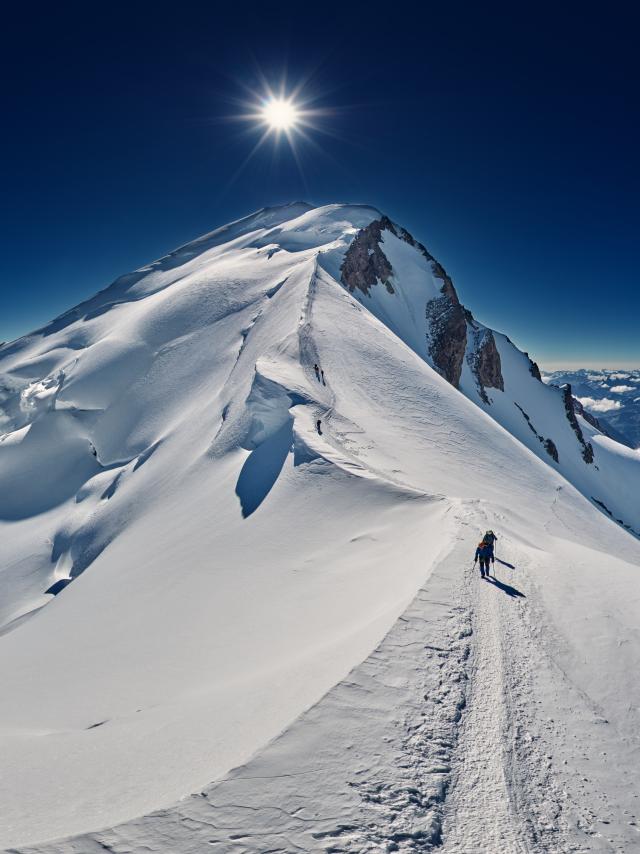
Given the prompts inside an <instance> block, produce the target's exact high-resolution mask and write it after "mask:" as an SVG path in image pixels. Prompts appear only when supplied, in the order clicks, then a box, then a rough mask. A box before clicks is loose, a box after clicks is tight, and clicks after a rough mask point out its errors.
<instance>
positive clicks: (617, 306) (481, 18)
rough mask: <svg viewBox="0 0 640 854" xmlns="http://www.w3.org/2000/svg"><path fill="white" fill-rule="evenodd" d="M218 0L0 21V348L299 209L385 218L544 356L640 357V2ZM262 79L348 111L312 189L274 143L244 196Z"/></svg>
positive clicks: (322, 143) (251, 171)
mask: <svg viewBox="0 0 640 854" xmlns="http://www.w3.org/2000/svg"><path fill="white" fill-rule="evenodd" d="M225 5H226V9H225V10H221V9H220V6H219V4H214V3H210V4H207V5H206V6H204V5H202V6H200V4H192V3H189V2H182V3H175V4H171V5H166V6H165V5H163V4H162V3H155V4H147V3H144V2H139V3H129V4H127V5H126V6H125V5H124V4H123V5H119V4H116V3H112V4H101V5H95V4H86V3H85V4H82V5H77V6H74V5H73V4H71V3H68V4H48V6H47V7H46V8H45V6H44V4H43V5H42V8H40V7H39V6H38V4H36V5H30V6H28V7H27V8H26V10H25V11H24V12H15V11H14V12H11V13H7V12H6V11H5V13H4V15H3V27H2V30H3V32H2V35H0V40H1V48H2V50H1V59H0V62H2V64H3V65H4V66H5V67H4V68H3V93H2V97H3V102H4V105H3V111H2V114H3V127H4V129H3V133H2V134H1V135H0V148H1V158H0V163H1V167H0V168H1V170H2V187H3V193H2V202H1V209H0V217H1V222H0V227H1V233H2V253H1V255H0V285H1V292H0V293H1V302H0V340H2V339H9V338H13V337H16V336H18V335H20V334H23V333H25V332H27V331H29V330H30V329H32V328H34V327H36V326H37V325H39V324H40V323H42V322H44V321H46V320H48V319H50V318H51V317H52V316H54V315H55V314H57V313H59V312H61V311H63V310H65V309H67V308H69V307H70V306H71V305H73V304H74V303H76V302H78V301H80V300H81V299H83V298H84V297H86V296H89V295H91V293H93V292H95V291H96V290H98V289H99V288H102V287H104V285H106V284H107V283H109V282H110V281H111V280H112V279H114V278H115V277H116V276H117V275H119V274H120V273H123V272H126V271H128V270H130V269H133V268H135V267H137V266H140V265H141V264H144V263H146V262H148V261H150V260H153V259H154V258H156V257H158V256H159V255H162V254H164V253H165V252H167V251H169V250H171V249H172V248H174V247H175V246H177V245H179V244H181V243H183V242H186V241H188V240H190V239H192V238H194V237H196V236H197V235H199V234H201V233H203V232H206V231H209V230H211V229H212V228H214V227H216V226H217V225H221V224H223V223H225V222H227V221H229V220H231V219H234V218H237V217H239V216H243V215H244V214H246V213H249V212H250V211H252V210H254V209H256V208H259V207H262V206H264V205H269V204H277V203H280V202H284V201H288V200H293V199H299V198H304V199H306V200H308V201H311V202H313V203H316V204H322V203H326V202H332V201H356V202H366V203H370V204H373V205H375V206H377V207H379V208H381V209H382V210H383V211H385V212H386V213H388V214H389V215H390V216H391V217H392V218H393V219H395V220H396V221H398V222H400V223H401V224H402V225H404V226H405V227H406V228H408V229H409V230H410V231H411V232H412V233H413V234H414V235H415V236H416V237H417V238H418V239H420V240H421V241H423V242H424V243H425V244H426V245H427V246H428V248H429V249H430V250H431V251H432V252H433V253H434V254H435V255H436V256H437V257H438V258H439V259H440V260H441V262H442V263H443V264H444V266H445V267H446V268H447V270H448V271H449V272H450V273H451V274H452V276H453V278H454V282H455V283H456V285H457V288H458V291H459V293H460V296H461V299H462V300H463V301H464V302H465V303H466V304H467V305H468V306H469V307H470V308H471V309H472V311H473V312H474V314H475V315H476V316H477V317H478V318H479V319H481V320H483V321H485V322H487V323H489V324H491V325H492V326H494V327H496V328H498V329H500V330H503V331H505V332H507V334H509V335H510V337H511V338H512V339H514V340H515V342H516V343H517V344H519V345H520V346H522V347H523V348H524V349H527V350H529V351H530V353H531V355H532V356H534V357H535V358H537V359H538V360H539V361H540V362H541V363H542V364H543V365H546V366H556V365H565V364H582V365H589V366H595V365H611V366H619V365H626V366H629V367H630V366H633V365H635V366H640V335H639V334H638V321H639V319H640V295H639V293H640V288H639V287H638V265H637V252H638V249H637V247H638V231H639V229H638V226H639V224H640V223H639V220H640V217H639V211H638V199H639V198H640V194H639V191H640V165H639V157H638V152H639V151H640V122H639V118H638V86H639V83H640V71H639V60H638V48H637V32H638V20H637V19H635V18H634V17H633V16H632V15H633V13H632V12H631V11H630V10H631V6H632V4H630V3H629V4H624V5H616V4H615V3H608V4H604V5H601V6H600V7H599V8H600V11H599V12H598V13H597V14H596V13H595V12H594V13H591V12H589V11H588V10H587V7H586V6H585V5H584V4H582V5H581V6H578V5H577V4H576V5H575V6H573V7H571V8H570V7H569V6H568V5H566V4H555V5H553V6H551V5H549V6H543V5H540V4H526V6H525V4H518V3H511V4H510V6H507V5H505V6H500V7H499V6H496V5H487V4H471V3H461V4H458V5H454V4H444V3H442V2H438V3H430V2H426V3H421V4H415V5H412V4H392V3H387V4H385V5H380V6H377V5H375V4H371V3H370V2H369V3H367V4H359V3H354V4H344V5H341V6H332V5H330V4H301V3H296V4H286V3H283V4H264V3H262V4H260V5H252V4H251V3H246V2H243V3H237V4H225ZM12 15H13V17H11V16H12ZM16 15H18V16H20V15H21V16H22V17H16ZM257 69H260V70H261V72H262V73H263V74H264V76H265V77H266V78H267V79H268V80H270V81H272V83H273V84H274V85H275V84H277V83H278V82H279V81H280V80H281V78H282V74H283V71H284V70H285V69H286V70H287V75H288V79H289V81H290V83H291V84H292V85H296V84H297V83H298V82H299V81H300V80H302V79H307V80H308V82H307V84H306V85H305V87H304V90H303V91H304V95H305V97H312V98H315V99H316V100H315V106H317V107H326V108H333V109H334V111H335V112H334V114H333V115H331V116H327V117H326V118H325V119H324V120H323V128H324V129H325V131H327V132H329V133H320V132H316V133H312V137H313V140H314V142H315V143H316V145H309V144H307V145H302V146H301V147H300V149H299V151H300V157H301V165H302V171H303V174H304V180H303V179H302V177H301V175H300V172H299V170H298V168H297V167H296V165H295V161H294V159H293V158H292V156H291V154H290V151H289V150H288V149H287V146H286V145H281V146H279V148H278V149H275V150H274V147H273V145H271V144H269V145H266V146H264V147H263V149H261V151H260V152H259V153H258V154H257V155H256V156H255V157H254V158H253V160H251V161H250V162H249V164H248V165H247V166H246V168H245V169H244V171H243V172H241V174H240V175H239V176H238V177H237V178H236V179H235V181H234V182H233V183H231V184H230V179H231V178H232V176H233V175H234V174H235V173H236V171H237V170H238V168H239V167H240V166H241V164H242V163H243V161H244V160H245V158H246V156H247V155H248V153H249V151H250V150H251V147H252V146H253V144H254V143H255V141H256V139H257V136H256V135H255V134H254V135H246V134H244V131H245V130H246V126H244V125H241V124H237V123H233V122H227V121H223V120H222V119H223V117H225V116H230V115H233V114H234V113H237V112H240V111H241V110H240V109H239V107H238V106H237V104H236V103H234V99H239V98H243V97H245V88H244V87H246V86H249V87H253V88H258V87H259V74H258V72H257Z"/></svg>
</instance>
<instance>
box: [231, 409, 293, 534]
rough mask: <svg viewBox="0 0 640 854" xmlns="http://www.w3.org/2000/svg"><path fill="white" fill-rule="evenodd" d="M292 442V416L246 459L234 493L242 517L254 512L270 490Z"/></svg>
mask: <svg viewBox="0 0 640 854" xmlns="http://www.w3.org/2000/svg"><path fill="white" fill-rule="evenodd" d="M292 444H293V419H292V418H289V419H288V420H287V421H286V422H285V423H284V424H283V425H282V427H280V429H279V430H277V431H276V432H275V433H273V434H272V435H271V436H269V438H268V439H265V441H264V442H262V443H261V444H260V445H258V447H257V448H255V449H254V450H253V451H252V452H251V453H250V454H249V456H248V457H247V459H246V460H245V463H244V465H243V466H242V470H241V471H240V475H239V477H238V482H237V483H236V495H237V496H238V498H239V499H240V506H241V507H242V515H243V517H244V518H245V519H246V518H247V516H251V514H252V513H255V511H256V510H257V509H258V507H259V506H260V505H261V504H262V502H263V501H264V500H265V498H266V497H267V495H268V494H269V492H270V491H271V488H272V487H273V485H274V483H275V482H276V480H277V479H278V477H279V476H280V472H281V471H282V467H283V466H284V462H285V460H286V459H287V454H288V453H289V451H290V450H291V446H292Z"/></svg>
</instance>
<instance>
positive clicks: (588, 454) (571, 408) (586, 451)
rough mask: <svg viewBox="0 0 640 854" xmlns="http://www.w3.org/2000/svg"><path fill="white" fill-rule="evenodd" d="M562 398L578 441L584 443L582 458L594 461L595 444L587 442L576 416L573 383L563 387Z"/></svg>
mask: <svg viewBox="0 0 640 854" xmlns="http://www.w3.org/2000/svg"><path fill="white" fill-rule="evenodd" d="M562 398H563V401H564V409H565V412H566V413H567V420H568V421H569V424H571V427H572V428H573V432H574V433H575V434H576V437H577V439H578V442H580V444H581V445H582V459H583V460H584V461H585V463H592V462H593V445H592V444H591V442H585V439H584V434H583V432H582V429H581V428H580V425H579V424H578V419H577V418H576V410H575V402H574V401H575V398H574V397H573V395H572V393H571V385H570V383H567V384H566V385H564V386H563V387H562Z"/></svg>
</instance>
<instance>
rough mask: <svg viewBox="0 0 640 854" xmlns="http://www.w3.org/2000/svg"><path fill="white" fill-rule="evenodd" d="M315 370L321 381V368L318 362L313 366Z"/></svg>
mask: <svg viewBox="0 0 640 854" xmlns="http://www.w3.org/2000/svg"><path fill="white" fill-rule="evenodd" d="M313 370H314V371H315V372H316V379H317V380H318V382H320V368H319V367H318V363H317V362H316V364H315V365H314V366H313Z"/></svg>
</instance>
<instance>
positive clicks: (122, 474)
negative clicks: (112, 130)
mask: <svg viewBox="0 0 640 854" xmlns="http://www.w3.org/2000/svg"><path fill="white" fill-rule="evenodd" d="M380 217H381V214H380V213H379V212H378V211H376V210H375V209H373V208H367V207H361V206H347V205H331V206H327V207H322V208H312V207H311V206H309V205H305V204H294V205H289V206H285V207H281V208H274V209H265V210H263V211H260V212H258V213H256V214H254V215H252V216H250V217H247V218H246V219H244V220H240V221H239V222H236V223H232V224H231V225H229V226H226V227H224V228H222V229H218V230H217V231H214V232H212V233H211V234H209V235H207V236H205V237H204V238H201V239H200V240H198V241H195V242H194V243H191V244H189V245H187V246H185V247H183V248H181V249H179V250H177V251H176V252H174V253H172V254H171V255H169V256H167V257H166V258H163V259H161V260H160V261H157V262H155V263H154V264H151V265H150V266H149V267H146V268H144V269H142V270H139V271H137V272H136V273H133V274H130V275H128V276H124V277H122V278H121V279H119V280H117V281H116V282H115V283H114V284H113V285H112V286H111V287H110V288H107V289H106V290H104V291H102V292H101V293H100V294H98V295H97V296H96V297H94V298H93V299H90V300H88V301H87V302H85V303H83V304H82V305H80V306H78V307H77V308H76V309H74V310H72V311H70V312H68V313H67V314H65V315H63V316H61V317H60V318H58V319H56V320H54V321H53V322H52V323H51V324H49V326H47V327H45V328H43V329H41V330H39V331H37V332H35V333H34V334H32V335H30V336H27V337H25V338H23V339H20V340H19V341H16V342H14V343H12V344H7V345H4V346H3V347H1V348H0V407H1V409H0V431H3V432H2V434H1V435H0V550H1V551H0V559H1V562H0V592H1V595H0V625H1V626H2V629H1V631H2V636H1V637H0V685H1V686H2V690H1V692H0V757H1V758H0V848H3V849H5V850H10V851H14V852H15V851H20V852H26V851H30V852H35V851H38V852H49V854H53V853H54V852H57V854H63V852H64V854H70V852H76V854H91V852H104V851H109V852H113V854H125V852H126V854H134V852H135V854H142V852H150V851H151V852H166V853H167V854H169V852H176V854H190V852H203V851H212V852H224V854H249V852H252V854H264V852H276V851H277V852H287V854H288V852H391V851H401V852H426V851H431V850H434V849H438V850H441V851H443V852H451V853H452V854H453V852H456V854H474V852H487V854H489V852H490V854H511V852H513V854H516V852H518V854H520V852H523V854H524V852H533V854H543V852H587V851H589V852H591V851H596V852H633V851H640V802H639V798H638V790H639V786H638V783H639V777H640V772H639V770H638V769H639V768H640V680H638V678H637V671H638V660H639V656H640V629H639V617H640V571H639V568H640V542H639V541H638V539H637V538H636V537H635V536H634V535H633V533H632V529H634V530H635V531H640V498H639V496H640V454H639V453H638V452H635V451H631V450H630V449H629V448H625V447H622V446H620V445H618V444H617V443H616V442H614V441H612V440H611V439H609V438H607V437H604V436H602V435H601V434H599V433H598V431H597V430H596V429H595V427H593V426H592V425H591V424H589V423H587V422H586V421H584V420H583V419H582V418H580V416H578V424H579V427H580V430H581V431H582V440H581V441H578V439H577V438H576V431H575V427H574V426H572V424H571V423H570V421H569V419H568V418H567V414H566V411H565V407H564V403H563V398H562V393H561V392H560V391H559V390H558V389H553V388H550V387H547V386H544V385H543V384H542V383H541V382H540V381H539V380H537V379H536V378H535V377H534V376H533V375H532V374H531V372H530V363H529V360H528V358H527V357H526V356H524V355H523V354H521V353H519V351H518V350H517V349H516V348H515V347H514V346H513V345H512V344H511V343H510V342H509V341H508V339H506V338H505V337H504V336H500V335H498V334H497V333H496V334H495V342H496V346H497V349H498V352H499V355H500V362H501V369H502V376H503V378H504V391H501V390H500V389H498V388H487V389H485V394H486V397H487V399H486V400H485V399H484V398H483V396H482V395H481V394H480V391H479V389H478V385H477V382H476V378H475V376H474V374H473V372H472V370H471V367H470V365H471V364H472V359H471V356H472V355H473V354H470V357H469V359H466V358H465V362H464V366H463V370H462V376H461V379H460V390H458V389H456V388H454V387H453V386H452V385H451V384H450V383H449V382H447V380H446V379H444V378H443V377H442V376H441V375H440V374H439V373H438V371H437V370H435V369H434V367H433V362H432V360H431V357H430V351H429V340H430V338H429V335H430V331H429V329H428V328H427V327H426V325H425V324H426V323H427V321H426V319H425V317H426V316H425V307H426V305H427V303H428V302H429V301H431V300H434V299H437V298H438V297H439V295H440V292H441V286H442V281H441V279H440V278H439V277H438V275H436V274H434V268H433V267H432V265H431V263H430V262H429V261H428V260H427V258H426V256H425V255H424V254H421V252H420V251H419V250H418V249H417V248H416V247H415V246H413V245H410V244H409V243H408V242H406V241H404V240H401V239H400V238H399V237H398V236H397V235H394V234H392V233H391V232H390V231H383V238H382V241H381V249H382V251H383V252H384V254H385V256H386V258H387V259H388V261H389V263H390V265H391V268H392V270H393V274H392V279H391V280H390V281H391V283H392V288H391V290H393V291H394V293H391V290H390V289H389V288H387V287H384V286H383V284H382V283H378V284H375V285H373V287H371V289H370V290H369V293H368V294H366V293H364V292H361V291H357V290H356V291H354V292H353V293H352V292H350V291H349V289H348V288H347V287H346V286H345V284H343V282H342V281H341V267H342V263H343V259H344V256H345V253H346V252H347V251H348V248H349V246H350V245H351V244H352V241H353V239H354V238H355V236H356V235H357V234H358V233H359V232H360V230H361V229H363V228H365V227H367V226H368V225H369V224H370V223H371V222H373V221H377V220H379V219H380ZM436 273H437V271H436ZM394 300H395V301H394ZM473 324H475V326H474V325H473ZM469 325H470V326H469V328H470V329H471V330H473V334H471V333H470V336H469V339H468V340H469V341H472V340H475V339H474V338H473V335H476V334H477V335H480V334H484V333H482V330H483V329H484V327H481V326H480V324H477V322H476V321H471V320H469ZM469 346H471V345H469ZM316 365H317V367H318V370H317V371H316V369H315V366H316ZM515 404H518V406H516V405H515ZM518 407H519V408H518ZM522 411H524V412H526V414H527V416H528V419H529V420H527V419H526V418H525V417H524V416H523V415H522ZM529 422H530V423H529ZM531 425H533V426H531ZM534 429H535V432H534ZM538 436H542V437H543V438H545V439H547V438H551V439H552V440H553V443H554V445H555V447H556V450H557V455H558V462H556V461H555V460H554V459H552V457H551V456H550V454H549V453H548V452H547V451H546V450H545V447H544V446H543V443H542V440H541V439H539V438H538ZM587 443H589V444H590V445H591V447H592V453H593V461H592V462H591V463H587V462H585V460H584V454H583V452H584V448H585V446H586V444H587ZM598 502H599V503H598ZM605 507H606V509H605ZM616 519H620V520H621V521H620V522H617V521H616ZM625 526H626V527H625ZM487 528H492V529H493V530H495V531H496V533H497V534H498V537H499V539H498V543H497V552H496V553H497V558H498V560H497V562H496V563H495V566H494V572H495V576H497V578H496V580H492V581H488V582H487V581H481V580H480V577H479V574H478V573H477V570H475V569H474V568H473V566H472V561H473V556H474V552H475V548H476V545H477V543H478V540H479V539H480V537H481V535H482V533H483V532H484V531H485V530H486V529H487ZM55 839H58V840H61V841H58V842H51V841H50V840H55Z"/></svg>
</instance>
